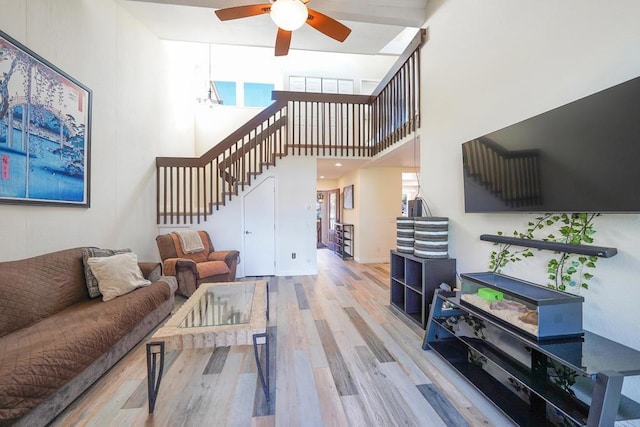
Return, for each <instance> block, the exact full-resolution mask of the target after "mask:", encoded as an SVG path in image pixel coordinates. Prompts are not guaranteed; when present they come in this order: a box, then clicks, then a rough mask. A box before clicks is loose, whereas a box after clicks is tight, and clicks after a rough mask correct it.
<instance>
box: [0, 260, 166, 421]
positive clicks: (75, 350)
mask: <svg viewBox="0 0 640 427" xmlns="http://www.w3.org/2000/svg"><path fill="white" fill-rule="evenodd" d="M134 265H135V264H134ZM139 266H140V269H141V270H142V273H143V275H144V276H145V277H146V278H147V279H150V280H152V279H153V280H152V284H151V285H148V286H145V287H140V288H137V289H136V290H134V291H132V292H129V293H127V294H125V295H121V296H118V297H117V298H115V299H112V300H110V301H106V302H104V301H103V300H102V298H93V299H92V298H90V297H89V293H88V290H87V285H86V281H85V271H84V264H83V248H74V249H67V250H62V251H58V252H53V253H49V254H45V255H40V256H36V257H33V258H28V259H24V260H18V261H8V262H0V426H5V425H24V426H43V425H46V424H47V423H48V422H50V421H51V420H52V419H53V418H54V417H55V416H56V415H58V414H59V413H60V412H61V411H62V410H63V409H64V408H65V407H66V406H68V405H69V404H70V403H71V402H72V401H73V400H74V399H76V398H77V397H78V396H79V395H80V394H81V393H82V392H83V391H85V390H86V389H87V388H88V387H89V386H91V384H92V383H93V382H95V381H96V380H97V379H98V378H99V377H100V376H101V375H102V374H104V373H105V372H106V371H107V370H108V369H109V368H111V367H112V366H113V365H114V364H115V363H116V362H117V361H118V360H120V359H121V358H122V357H123V356H124V355H125V354H126V353H127V352H128V351H129V350H131V349H132V348H133V347H134V346H135V345H136V344H137V343H138V342H140V341H141V340H142V339H143V338H144V337H145V336H146V335H147V334H148V333H149V332H150V331H151V330H153V329H154V328H155V327H156V326H157V325H158V324H159V323H160V322H161V321H162V320H163V319H164V318H165V317H167V316H168V315H169V314H170V313H171V310H172V309H173V307H174V291H175V287H176V285H175V280H174V279H173V278H164V277H160V265H159V264H157V263H140V264H139ZM150 276H151V277H150Z"/></svg>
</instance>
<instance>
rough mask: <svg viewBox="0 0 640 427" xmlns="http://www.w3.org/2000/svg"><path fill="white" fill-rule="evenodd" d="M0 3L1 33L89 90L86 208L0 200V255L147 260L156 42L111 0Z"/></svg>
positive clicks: (156, 116) (156, 127) (158, 59)
mask: <svg viewBox="0 0 640 427" xmlns="http://www.w3.org/2000/svg"><path fill="white" fill-rule="evenodd" d="M0 10H1V11H2V12H1V13H0V28H1V29H2V30H3V31H4V32H6V33H7V34H8V35H10V36H12V37H13V38H15V39H17V40H18V41H20V42H21V43H23V44H25V45H26V46H27V47H29V48H30V49H31V50H33V51H35V52H36V53H38V54H39V55H41V56H43V57H44V58H45V59H47V60H48V61H50V62H52V63H53V64H54V65H56V66H57V67H59V68H60V69H62V70H63V71H65V72H66V73H68V74H69V75H71V76H73V77H74V78H76V79H78V80H79V81H81V82H82V83H84V84H85V85H87V86H88V87H89V88H91V89H92V90H93V114H92V128H91V207H90V208H88V209H85V208H67V207H49V206H47V207H43V206H20V205H0V218H2V221H0V241H2V243H3V244H2V245H0V260H10V259H19V258H24V257H27V256H34V255H37V254H41V253H45V252H49V251H54V250H58V249H63V248H69V247H74V246H84V245H93V246H101V247H130V248H132V249H133V250H135V251H136V252H137V253H138V255H139V258H140V259H143V260H152V259H157V258H158V255H157V249H156V245H155V240H154V237H155V233H156V226H155V156H156V155H158V153H161V152H162V151H163V150H162V149H161V144H160V140H161V139H162V137H161V135H165V132H164V130H165V129H163V122H162V121H161V120H160V117H161V110H160V108H159V97H160V95H159V93H160V92H162V88H163V87H164V86H163V83H164V81H165V79H164V77H163V70H164V69H165V64H166V62H165V59H164V58H165V57H164V50H163V49H162V48H161V44H160V42H159V41H158V39H157V38H156V37H155V36H154V35H152V34H151V33H150V32H149V31H147V30H146V29H145V28H144V27H142V26H141V25H140V24H139V23H138V22H137V21H135V20H134V19H133V18H132V17H131V16H130V15H129V14H128V13H126V12H125V11H124V10H123V9H122V8H120V7H119V6H118V4H117V3H116V2H115V1H113V0H92V1H82V0H28V1H19V2H16V1H14V0H0ZM174 133H175V132H174Z"/></svg>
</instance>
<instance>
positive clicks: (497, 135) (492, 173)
mask: <svg viewBox="0 0 640 427" xmlns="http://www.w3.org/2000/svg"><path fill="white" fill-rule="evenodd" d="M462 158H463V170H464V172H463V173H464V201H465V212H513V211H522V212H610V213H614V212H615V213H625V212H626V213H630V212H640V77H638V78H635V79H632V80H629V81H627V82H624V83H621V84H619V85H616V86H614V87H611V88H609V89H605V90H603V91H601V92H597V93H595V94H593V95H590V96H587V97H585V98H582V99H579V100H577V101H574V102H571V103H569V104H567V105H564V106H562V107H558V108H555V109H553V110H550V111H548V112H545V113H542V114H540V115H537V116H535V117H532V118H530V119H527V120H524V121H522V122H519V123H516V124H514V125H511V126H508V127H506V128H504V129H500V130H498V131H495V132H492V133H490V134H487V135H483V136H480V137H478V138H475V139H473V140H471V141H467V142H465V143H464V144H462Z"/></svg>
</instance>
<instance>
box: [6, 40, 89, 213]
mask: <svg viewBox="0 0 640 427" xmlns="http://www.w3.org/2000/svg"><path fill="white" fill-rule="evenodd" d="M92 97H93V93H92V91H91V89H89V88H88V87H87V86H85V85H84V84H82V83H80V82H79V81H78V80H76V79H74V78H73V77H71V76H69V75H68V74H66V73H65V72H63V71H62V70H60V69H59V68H58V67H56V66H55V65H53V64H52V63H50V62H49V61H47V60H46V59H44V58H43V57H41V56H40V55H38V54H36V53H35V52H33V51H32V50H31V49H29V48H27V47H26V46H24V45H23V44H22V43H20V42H18V41H17V40H15V39H13V38H12V37H10V36H9V35H7V34H5V33H4V32H2V31H0V203H9V204H35V205H60V206H75V207H86V208H88V207H89V206H90V188H91V186H90V182H91V180H90V175H91V174H90V165H91V107H92Z"/></svg>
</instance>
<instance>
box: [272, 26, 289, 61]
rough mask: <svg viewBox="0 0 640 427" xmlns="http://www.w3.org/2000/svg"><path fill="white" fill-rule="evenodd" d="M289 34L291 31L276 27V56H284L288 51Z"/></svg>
mask: <svg viewBox="0 0 640 427" xmlns="http://www.w3.org/2000/svg"><path fill="white" fill-rule="evenodd" d="M291 34H292V32H291V31H287V30H283V29H282V28H278V35H277V36H276V56H285V55H286V54H288V53H289V45H291Z"/></svg>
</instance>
